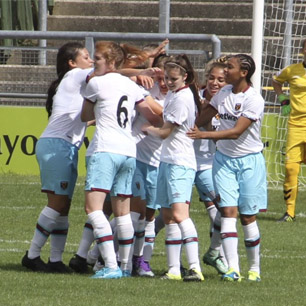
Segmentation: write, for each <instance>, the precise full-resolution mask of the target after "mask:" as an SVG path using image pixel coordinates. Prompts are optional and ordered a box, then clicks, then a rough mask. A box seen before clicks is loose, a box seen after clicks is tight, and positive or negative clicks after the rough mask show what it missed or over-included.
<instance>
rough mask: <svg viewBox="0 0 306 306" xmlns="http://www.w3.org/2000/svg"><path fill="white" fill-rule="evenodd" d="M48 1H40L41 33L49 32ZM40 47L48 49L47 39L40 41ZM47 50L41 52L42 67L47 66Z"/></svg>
mask: <svg viewBox="0 0 306 306" xmlns="http://www.w3.org/2000/svg"><path fill="white" fill-rule="evenodd" d="M47 12H48V9H47V0H39V3H38V16H39V20H38V30H39V31H47ZM39 47H41V48H44V49H45V48H46V47H47V41H46V40H45V39H40V40H39ZM46 62H47V60H46V50H41V51H40V52H39V64H40V65H46Z"/></svg>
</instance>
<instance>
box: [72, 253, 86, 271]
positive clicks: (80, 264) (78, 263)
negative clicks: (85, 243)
mask: <svg viewBox="0 0 306 306" xmlns="http://www.w3.org/2000/svg"><path fill="white" fill-rule="evenodd" d="M69 267H70V268H71V269H72V270H73V271H74V272H77V273H87V272H88V266H87V261H86V258H83V257H81V256H79V255H78V254H75V255H74V256H73V257H72V258H71V259H70V261H69Z"/></svg>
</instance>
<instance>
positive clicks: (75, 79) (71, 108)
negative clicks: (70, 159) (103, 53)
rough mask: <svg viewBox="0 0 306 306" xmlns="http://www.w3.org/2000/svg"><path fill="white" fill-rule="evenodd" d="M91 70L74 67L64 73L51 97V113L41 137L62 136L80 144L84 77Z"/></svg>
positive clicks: (72, 142) (82, 136) (82, 133)
mask: <svg viewBox="0 0 306 306" xmlns="http://www.w3.org/2000/svg"><path fill="white" fill-rule="evenodd" d="M91 71H92V69H91V68H90V69H80V68H74V69H72V70H70V71H68V72H67V73H66V74H65V76H64V78H63V79H62V80H61V82H60V84H59V86H58V88H57V91H56V94H55V95H54V97H53V107H52V115H51V116H50V118H49V123H48V125H47V127H46V129H45V130H44V132H43V134H42V135H41V137H43V138H47V137H51V138H62V139H65V140H66V141H68V142H70V143H71V144H73V145H75V146H77V147H80V146H81V145H82V143H83V140H84V136H85V131H86V126H87V124H86V122H82V121H81V117H80V116H81V110H82V106H83V101H84V98H83V96H84V93H85V88H86V77H87V75H88V74H90V73H91Z"/></svg>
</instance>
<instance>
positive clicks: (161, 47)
mask: <svg viewBox="0 0 306 306" xmlns="http://www.w3.org/2000/svg"><path fill="white" fill-rule="evenodd" d="M167 44H169V39H168V38H166V39H165V40H164V41H163V42H162V43H161V44H160V45H159V46H158V47H156V48H155V49H154V50H152V51H150V52H147V53H148V56H149V57H157V56H158V55H160V54H165V53H166V50H165V47H166V45H167Z"/></svg>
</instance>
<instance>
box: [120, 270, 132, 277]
mask: <svg viewBox="0 0 306 306" xmlns="http://www.w3.org/2000/svg"><path fill="white" fill-rule="evenodd" d="M122 277H132V273H131V272H130V271H129V270H122Z"/></svg>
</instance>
